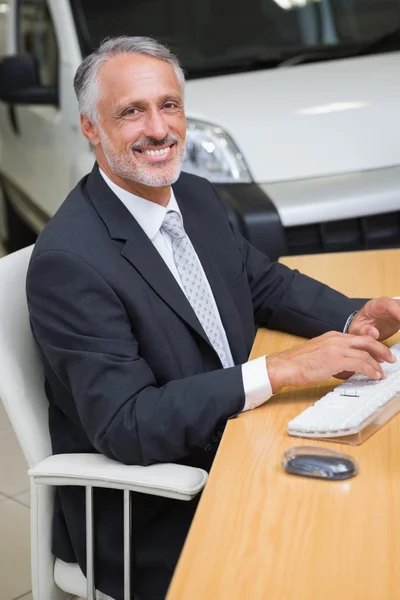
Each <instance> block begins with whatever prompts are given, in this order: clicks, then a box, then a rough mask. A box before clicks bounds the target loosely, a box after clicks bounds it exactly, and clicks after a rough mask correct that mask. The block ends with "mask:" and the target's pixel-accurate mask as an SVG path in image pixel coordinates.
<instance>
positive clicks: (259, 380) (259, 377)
mask: <svg viewBox="0 0 400 600" xmlns="http://www.w3.org/2000/svg"><path fill="white" fill-rule="evenodd" d="M242 378H243V387H244V393H245V397H246V400H245V403H244V408H243V411H245V410H250V409H252V408H257V406H260V405H261V404H264V402H266V401H267V400H269V399H270V398H271V396H272V395H273V394H272V388H271V383H270V381H269V377H268V371H267V364H266V356H260V358H255V359H254V360H249V362H247V363H245V364H244V365H242Z"/></svg>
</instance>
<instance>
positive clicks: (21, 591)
mask: <svg viewBox="0 0 400 600" xmlns="http://www.w3.org/2000/svg"><path fill="white" fill-rule="evenodd" d="M2 254H3V251H2V249H1V247H0V255H2ZM0 457H1V458H0V599H1V600H16V599H17V598H18V600H22V599H23V600H31V599H32V594H31V593H30V589H31V578H30V568H29V479H28V476H27V474H26V471H27V466H26V462H25V459H24V457H23V454H22V452H21V450H20V448H19V445H18V442H17V439H16V437H15V435H14V432H13V429H12V427H11V424H10V422H9V420H8V417H7V415H6V413H5V410H4V408H3V405H2V403H1V401H0Z"/></svg>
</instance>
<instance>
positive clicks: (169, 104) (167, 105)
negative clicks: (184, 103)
mask: <svg viewBox="0 0 400 600" xmlns="http://www.w3.org/2000/svg"><path fill="white" fill-rule="evenodd" d="M163 108H166V109H167V110H171V109H172V110H173V109H175V108H179V105H178V104H177V103H176V102H166V103H165V104H164V106H163Z"/></svg>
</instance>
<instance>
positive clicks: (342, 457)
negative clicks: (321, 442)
mask: <svg viewBox="0 0 400 600" xmlns="http://www.w3.org/2000/svg"><path fill="white" fill-rule="evenodd" d="M282 465H283V467H284V469H285V471H287V473H292V474H293V475H302V476H303V477H316V478H318V479H329V480H331V481H335V480H336V481H342V480H343V479H349V478H350V477H354V475H356V474H357V472H358V469H357V465H356V463H355V461H354V459H353V458H352V457H351V456H349V455H348V454H345V453H344V452H339V451H337V450H331V449H330V448H321V447H318V446H296V447H295V448H290V449H289V450H287V451H286V452H285V454H284V458H283V460H282Z"/></svg>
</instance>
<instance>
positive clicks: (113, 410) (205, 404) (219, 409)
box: [27, 251, 245, 465]
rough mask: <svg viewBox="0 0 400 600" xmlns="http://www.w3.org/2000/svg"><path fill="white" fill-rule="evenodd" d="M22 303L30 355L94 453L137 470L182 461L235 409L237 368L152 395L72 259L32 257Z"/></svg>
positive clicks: (153, 384)
mask: <svg viewBox="0 0 400 600" xmlns="http://www.w3.org/2000/svg"><path fill="white" fill-rule="evenodd" d="M27 295H28V305H29V312H30V319H31V326H32V330H33V333H34V336H35V338H36V341H37V343H38V345H39V348H40V350H41V352H42V353H43V355H44V357H45V359H46V361H47V362H48V363H49V365H50V367H51V369H52V370H53V371H54V373H55V374H56V376H57V377H58V379H59V380H60V382H61V383H62V385H63V386H64V387H65V388H66V390H67V391H68V392H69V393H70V394H71V395H72V396H73V398H74V401H75V404H76V408H77V412H78V415H79V419H80V421H81V424H82V426H83V428H84V430H85V432H86V435H87V436H88V438H89V440H90V442H91V443H92V445H93V446H94V448H95V449H96V450H97V451H98V452H101V453H103V454H105V455H106V456H109V457H110V458H113V459H115V460H118V461H120V462H123V463H126V464H136V465H149V464H152V463H156V462H176V461H179V460H184V459H185V457H187V456H188V455H190V454H191V453H192V452H193V450H194V449H202V450H204V449H206V448H207V446H208V445H209V444H210V443H211V442H214V441H215V439H216V436H217V437H218V436H219V437H220V433H221V430H223V428H224V426H225V424H226V421H227V420H228V419H229V418H230V417H233V416H236V415H237V414H238V413H239V412H241V411H242V409H243V405H244V399H245V398H244V390H243V382H242V374H241V367H240V366H238V367H233V368H230V369H225V370H222V369H221V370H218V371H212V372H208V373H205V374H199V375H195V376H192V377H188V378H186V379H181V380H176V381H171V382H169V383H168V384H166V385H164V386H162V387H158V386H157V381H156V378H155V376H154V374H153V372H152V371H151V369H150V368H149V366H148V364H147V363H146V361H145V360H144V359H143V358H142V357H141V356H140V349H139V347H138V342H137V339H136V338H135V335H134V332H133V331H132V325H131V323H130V321H129V318H128V316H127V313H126V310H125V308H124V306H123V305H122V303H121V301H120V299H119V298H118V296H117V295H116V294H115V292H114V290H113V289H112V288H111V287H110V285H109V284H108V283H107V282H106V281H105V280H104V279H103V278H102V277H101V276H100V274H99V273H98V272H97V271H95V270H94V269H93V268H92V267H91V266H90V265H88V264H87V263H85V262H84V261H82V260H81V259H80V258H78V257H76V256H74V255H71V254H69V253H66V252H61V251H51V252H46V253H43V254H41V255H39V256H38V257H36V258H34V260H33V261H32V262H31V265H30V267H29V271H28V278H27ZM219 437H218V439H219Z"/></svg>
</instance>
